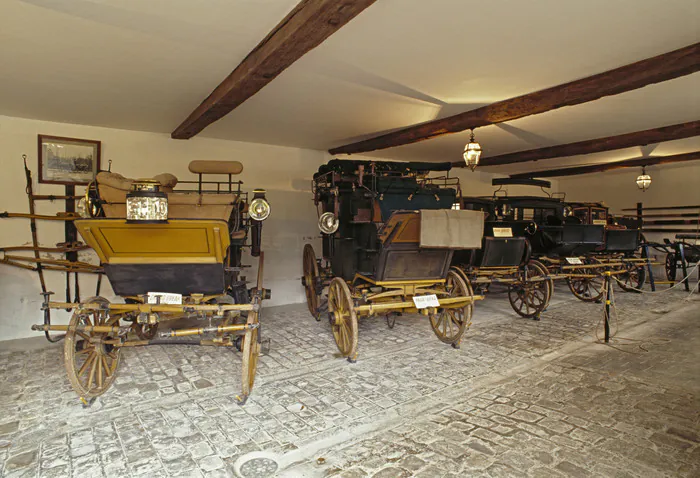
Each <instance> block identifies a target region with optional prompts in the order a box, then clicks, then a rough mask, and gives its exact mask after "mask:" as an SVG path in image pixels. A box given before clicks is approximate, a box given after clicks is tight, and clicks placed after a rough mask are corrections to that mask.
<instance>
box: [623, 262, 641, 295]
mask: <svg viewBox="0 0 700 478" xmlns="http://www.w3.org/2000/svg"><path fill="white" fill-rule="evenodd" d="M619 269H620V270H624V271H625V273H624V274H619V275H618V276H617V285H619V286H620V289H622V290H624V291H625V292H640V291H641V288H642V287H644V283H645V282H646V278H647V274H646V269H645V268H644V265H639V264H634V263H631V262H627V263H625V264H624V265H622V266H620V268H619Z"/></svg>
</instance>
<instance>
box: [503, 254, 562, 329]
mask: <svg viewBox="0 0 700 478" xmlns="http://www.w3.org/2000/svg"><path fill="white" fill-rule="evenodd" d="M525 274H526V275H525V276H523V280H522V281H519V282H516V283H514V284H511V285H510V286H509V287H508V300H509V301H510V306H511V307H512V308H513V310H514V311H515V312H516V313H517V314H518V315H520V316H521V317H525V318H526V319H532V318H535V319H537V318H539V316H540V314H541V313H542V311H543V310H544V309H545V308H546V307H547V305H549V299H550V298H551V294H552V290H553V289H554V286H553V285H552V284H551V282H552V280H551V279H545V278H544V277H546V276H547V274H548V271H547V268H546V267H544V265H542V264H541V263H540V262H537V261H531V262H530V263H528V264H527V265H526V266H525Z"/></svg>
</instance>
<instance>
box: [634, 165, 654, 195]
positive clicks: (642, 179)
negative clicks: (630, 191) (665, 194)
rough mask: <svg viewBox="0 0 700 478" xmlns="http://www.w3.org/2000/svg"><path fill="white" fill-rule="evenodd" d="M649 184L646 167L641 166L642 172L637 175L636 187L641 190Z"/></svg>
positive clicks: (644, 189) (649, 179)
mask: <svg viewBox="0 0 700 478" xmlns="http://www.w3.org/2000/svg"><path fill="white" fill-rule="evenodd" d="M649 186H651V176H649V175H648V174H647V172H646V168H645V167H644V166H642V174H640V175H639V176H637V187H638V188H639V189H641V190H642V192H643V191H646V190H647V189H649Z"/></svg>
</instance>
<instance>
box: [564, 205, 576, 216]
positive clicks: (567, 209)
mask: <svg viewBox="0 0 700 478" xmlns="http://www.w3.org/2000/svg"><path fill="white" fill-rule="evenodd" d="M573 215H574V208H572V207H571V206H564V217H569V216H573Z"/></svg>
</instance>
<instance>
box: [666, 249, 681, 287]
mask: <svg viewBox="0 0 700 478" xmlns="http://www.w3.org/2000/svg"><path fill="white" fill-rule="evenodd" d="M677 267H678V266H677V263H676V253H675V252H669V253H668V254H666V279H668V280H670V281H671V282H675V281H676V270H677Z"/></svg>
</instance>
